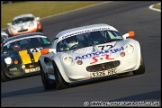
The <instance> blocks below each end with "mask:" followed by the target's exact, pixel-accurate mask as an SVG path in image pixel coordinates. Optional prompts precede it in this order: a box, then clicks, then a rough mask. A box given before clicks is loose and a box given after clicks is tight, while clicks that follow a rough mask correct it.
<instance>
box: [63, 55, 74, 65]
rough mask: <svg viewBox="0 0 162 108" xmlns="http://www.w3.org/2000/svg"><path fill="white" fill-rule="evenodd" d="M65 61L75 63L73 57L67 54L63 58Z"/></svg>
mask: <svg viewBox="0 0 162 108" xmlns="http://www.w3.org/2000/svg"><path fill="white" fill-rule="evenodd" d="M63 62H64V63H65V64H68V65H70V64H72V63H73V58H72V57H69V56H66V57H64V58H63Z"/></svg>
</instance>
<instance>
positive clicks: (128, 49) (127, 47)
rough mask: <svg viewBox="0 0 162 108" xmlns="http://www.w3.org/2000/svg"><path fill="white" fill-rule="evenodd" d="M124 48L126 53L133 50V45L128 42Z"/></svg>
mask: <svg viewBox="0 0 162 108" xmlns="http://www.w3.org/2000/svg"><path fill="white" fill-rule="evenodd" d="M125 50H126V51H127V52H128V53H132V52H133V50H134V47H133V45H131V44H128V45H126V47H125Z"/></svg>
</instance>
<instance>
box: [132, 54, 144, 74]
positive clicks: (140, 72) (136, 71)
mask: <svg viewBox="0 0 162 108" xmlns="http://www.w3.org/2000/svg"><path fill="white" fill-rule="evenodd" d="M144 73H145V64H144V60H143V58H142V56H141V65H140V67H139V68H138V69H137V70H135V71H133V74H134V75H140V74H144Z"/></svg>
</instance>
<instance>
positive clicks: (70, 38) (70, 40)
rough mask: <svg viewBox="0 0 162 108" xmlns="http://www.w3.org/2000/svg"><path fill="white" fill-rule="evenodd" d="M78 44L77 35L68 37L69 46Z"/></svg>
mask: <svg viewBox="0 0 162 108" xmlns="http://www.w3.org/2000/svg"><path fill="white" fill-rule="evenodd" d="M77 44H78V40H77V38H76V36H72V37H69V38H67V43H66V45H67V47H68V48H71V47H72V46H74V45H77Z"/></svg>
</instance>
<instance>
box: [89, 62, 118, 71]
mask: <svg viewBox="0 0 162 108" xmlns="http://www.w3.org/2000/svg"><path fill="white" fill-rule="evenodd" d="M119 65H120V61H118V60H117V61H112V62H107V63H102V64H97V65H93V66H88V67H87V68H86V69H87V71H89V72H97V71H102V70H108V69H112V68H115V67H117V66H119Z"/></svg>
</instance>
